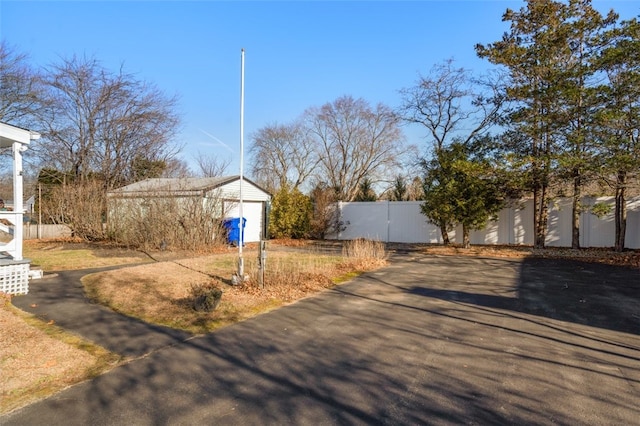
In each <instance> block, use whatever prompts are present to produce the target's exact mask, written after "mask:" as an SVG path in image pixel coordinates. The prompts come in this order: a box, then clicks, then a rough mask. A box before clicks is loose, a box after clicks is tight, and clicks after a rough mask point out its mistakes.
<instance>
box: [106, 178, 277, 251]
mask: <svg viewBox="0 0 640 426" xmlns="http://www.w3.org/2000/svg"><path fill="white" fill-rule="evenodd" d="M150 197H153V198H156V197H165V198H176V199H182V200H186V199H193V198H197V199H202V201H203V203H206V202H208V201H211V202H215V203H217V204H220V206H221V207H220V209H219V210H218V212H219V213H218V214H219V215H220V217H221V218H239V217H240V176H225V177H212V178H158V179H146V180H143V181H140V182H136V183H132V184H131V185H127V186H124V187H122V188H119V189H116V190H113V191H110V192H109V193H108V199H109V200H115V199H120V200H122V199H128V200H131V201H132V202H142V200H144V199H146V198H150ZM270 201H271V195H270V194H269V193H268V192H267V191H265V190H264V189H262V188H261V187H260V186H258V185H257V184H255V183H254V182H252V181H251V180H249V179H247V178H243V179H242V215H243V217H244V218H245V219H246V224H245V228H244V231H243V232H244V235H243V237H244V241H245V242H257V241H260V240H261V239H263V238H264V236H265V235H266V228H267V208H268V204H269V203H270Z"/></svg>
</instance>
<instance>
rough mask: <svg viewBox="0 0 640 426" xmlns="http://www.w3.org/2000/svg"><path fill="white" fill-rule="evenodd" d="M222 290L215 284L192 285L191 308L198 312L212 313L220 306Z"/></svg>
mask: <svg viewBox="0 0 640 426" xmlns="http://www.w3.org/2000/svg"><path fill="white" fill-rule="evenodd" d="M221 299H222V290H221V289H219V288H218V287H217V286H216V284H215V283H214V282H208V283H205V284H195V285H194V284H192V285H191V290H190V297H189V300H190V301H191V307H192V308H193V309H194V310H195V311H197V312H212V311H214V310H215V309H216V308H217V307H218V305H219V304H220V300H221Z"/></svg>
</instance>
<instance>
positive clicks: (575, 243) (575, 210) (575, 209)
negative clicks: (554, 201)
mask: <svg viewBox="0 0 640 426" xmlns="http://www.w3.org/2000/svg"><path fill="white" fill-rule="evenodd" d="M579 173H580V172H579V171H577V170H576V171H575V172H574V177H573V200H572V214H571V248H572V249H579V248H580V212H581V210H582V204H581V202H580V198H581V196H582V188H581V184H580V175H579Z"/></svg>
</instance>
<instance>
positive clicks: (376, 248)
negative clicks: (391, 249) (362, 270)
mask: <svg viewBox="0 0 640 426" xmlns="http://www.w3.org/2000/svg"><path fill="white" fill-rule="evenodd" d="M342 255H343V256H345V257H349V258H355V259H384V258H385V257H386V256H387V252H386V250H385V248H384V243H383V242H382V241H374V240H367V239H365V238H358V239H355V240H351V241H347V242H346V243H345V244H344V246H343V248H342Z"/></svg>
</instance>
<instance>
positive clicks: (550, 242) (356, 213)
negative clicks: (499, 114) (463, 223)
mask: <svg viewBox="0 0 640 426" xmlns="http://www.w3.org/2000/svg"><path fill="white" fill-rule="evenodd" d="M596 203H606V204H609V205H610V206H611V213H609V214H607V215H605V216H604V217H601V218H598V217H597V216H595V215H594V214H592V213H590V207H591V206H593V205H594V204H596ZM613 203H614V199H613V197H600V198H585V199H583V206H584V209H583V210H584V211H583V212H582V213H581V215H580V246H581V247H613V245H614V236H615V223H614V218H613ZM420 204H421V202H420V201H375V202H353V203H339V204H338V208H339V210H340V215H341V220H342V222H343V224H344V227H345V229H344V230H343V231H341V232H339V233H338V234H337V235H332V236H330V237H332V238H335V239H339V240H351V239H354V238H369V239H374V240H379V241H385V242H395V243H442V237H441V235H440V229H439V228H438V227H437V226H435V225H433V224H430V223H429V222H427V218H426V216H424V215H423V214H422V213H421V212H420ZM449 238H450V240H451V241H452V242H458V243H461V242H462V227H458V228H456V229H455V230H453V231H451V232H450V233H449ZM470 239H471V244H515V245H533V200H522V201H520V202H519V203H518V204H517V205H516V206H514V207H509V208H505V209H503V210H502V211H501V212H500V213H499V215H498V220H496V221H495V222H490V223H489V224H487V226H486V228H485V229H483V230H480V231H473V232H471V235H470ZM546 245H547V246H550V247H571V200H570V199H567V198H565V199H560V200H558V201H556V202H554V203H552V204H551V205H550V206H549V223H548V228H547V239H546ZM626 247H627V248H632V249H638V248H640V197H636V198H633V199H631V200H628V201H627V231H626Z"/></svg>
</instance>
